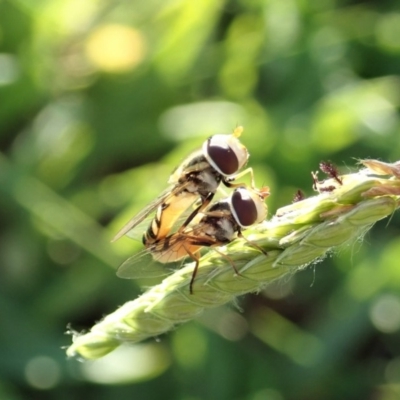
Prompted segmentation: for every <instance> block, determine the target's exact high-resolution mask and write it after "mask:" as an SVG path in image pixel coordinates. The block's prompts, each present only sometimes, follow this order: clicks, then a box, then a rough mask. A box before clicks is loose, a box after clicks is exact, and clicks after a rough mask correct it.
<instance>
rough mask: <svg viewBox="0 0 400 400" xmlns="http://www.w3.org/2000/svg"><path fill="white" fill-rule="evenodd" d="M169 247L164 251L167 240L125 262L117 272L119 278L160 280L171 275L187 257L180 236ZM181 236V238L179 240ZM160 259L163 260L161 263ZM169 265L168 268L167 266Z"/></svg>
mask: <svg viewBox="0 0 400 400" xmlns="http://www.w3.org/2000/svg"><path fill="white" fill-rule="evenodd" d="M174 236H177V238H176V239H173V243H172V244H170V245H168V246H169V247H168V248H166V249H163V247H164V244H165V242H166V240H169V239H170V238H168V239H165V240H161V241H159V242H157V244H154V245H152V246H150V247H149V248H147V249H144V250H142V251H140V252H139V253H136V254H134V255H133V256H131V257H129V258H128V259H127V260H125V261H124V262H123V263H122V264H121V266H120V267H119V268H118V270H117V276H118V277H120V278H124V279H139V278H158V277H162V276H166V275H169V274H170V273H171V270H172V269H174V267H178V266H179V265H180V264H181V263H182V259H183V258H185V257H186V256H187V253H186V251H185V249H184V247H183V240H181V239H180V235H174ZM178 236H179V238H178ZM159 258H161V259H162V260H160V261H159ZM165 264H168V267H167V266H166V265H165Z"/></svg>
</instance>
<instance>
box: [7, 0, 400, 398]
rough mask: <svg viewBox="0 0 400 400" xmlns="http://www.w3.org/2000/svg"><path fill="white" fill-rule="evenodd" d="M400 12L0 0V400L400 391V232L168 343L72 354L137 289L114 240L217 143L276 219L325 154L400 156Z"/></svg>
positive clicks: (341, 159)
mask: <svg viewBox="0 0 400 400" xmlns="http://www.w3.org/2000/svg"><path fill="white" fill-rule="evenodd" d="M399 38H400V4H399V3H398V2H397V1H395V0H383V1H350V0H319V1H311V0H308V1H307V0H303V1H300V0H297V1H296V0H241V1H240V0H237V1H223V0H196V1H189V0H164V1H159V0H151V1H142V0H130V1H129V2H128V1H99V0H86V1H78V0H36V1H30V0H0V145H1V153H0V190H1V192H0V193H1V195H0V205H1V207H0V219H1V226H0V229H1V236H0V266H1V268H0V288H1V290H0V318H1V332H0V398H4V399H11V400H14V399H22V398H26V399H32V398H35V399H40V398H46V399H50V398H54V399H61V398H83V396H89V395H91V396H93V397H94V398H96V399H109V398H138V399H155V398H166V397H168V398H171V399H196V400H197V399H198V400H200V399H202V400H203V399H207V400H209V399H218V400H221V399H229V400H230V399H246V400H259V399H269V400H284V399H296V400H303V399H307V400H310V399H311V400H312V399H316V400H317V399H318V400H319V399H324V400H327V399H328V400H329V399H339V398H340V399H374V400H375V399H379V400H392V399H393V400H394V399H397V398H399V397H400V389H399V388H400V340H399V330H400V296H399V293H400V291H399V289H400V263H399V259H400V246H399V233H400V217H399V216H398V215H394V216H393V218H392V219H391V221H390V222H388V221H384V222H383V223H381V224H379V225H378V226H376V227H375V228H374V230H373V231H372V233H370V234H369V235H368V236H367V237H366V238H364V240H363V241H361V240H360V242H357V243H354V244H352V245H351V246H349V247H347V248H344V249H342V250H341V251H340V252H338V253H336V254H334V256H333V257H332V258H330V259H326V260H324V261H323V262H321V263H320V264H319V265H318V266H316V267H315V268H314V269H309V270H307V271H305V272H303V273H300V274H297V276H294V277H293V278H292V279H290V280H289V281H285V282H278V283H277V284H276V285H274V286H272V287H269V288H266V289H265V291H263V292H262V293H260V294H258V295H254V296H247V297H245V298H243V299H240V300H239V306H240V309H239V308H235V307H226V308H218V309H215V310H214V311H212V312H209V313H207V314H205V315H203V316H201V317H200V318H199V319H198V321H196V322H195V323H189V324H187V325H185V326H182V327H180V328H179V329H177V330H176V331H175V332H173V333H171V334H169V335H166V336H163V337H161V338H160V341H159V342H154V341H148V342H146V343H144V344H142V345H139V346H133V347H131V348H124V349H123V350H122V351H121V352H118V351H117V352H114V353H112V354H110V355H109V356H107V357H105V358H104V359H102V360H99V361H97V362H93V363H85V364H80V363H78V362H76V361H74V360H66V359H65V355H64V351H63V350H62V346H66V345H68V344H69V343H70V340H71V338H70V337H68V336H65V335H64V332H65V330H66V325H67V323H68V322H71V324H72V328H74V329H78V330H81V329H85V328H89V327H90V326H91V325H92V324H93V323H94V322H95V321H97V320H99V319H100V318H101V317H102V315H104V314H106V313H108V312H111V311H113V310H114V309H115V308H116V307H117V306H119V305H121V304H122V303H124V302H125V301H128V300H131V299H133V298H134V297H136V296H137V295H138V294H139V293H140V292H141V290H142V289H141V287H140V285H139V284H149V282H148V281H147V282H139V283H138V282H131V281H123V280H120V279H118V278H117V277H116V276H115V274H114V269H115V268H116V267H117V266H118V264H119V263H120V262H121V261H122V260H123V259H124V257H128V256H129V255H130V254H132V253H133V252H135V251H137V250H138V249H140V245H139V244H136V243H135V242H132V241H129V240H128V239H121V240H120V241H119V242H117V243H114V244H110V243H109V239H110V238H111V237H112V236H113V233H115V232H116V231H117V229H118V228H119V227H120V226H121V224H122V223H123V222H125V220H126V219H128V218H129V217H130V216H132V215H133V214H134V213H135V212H136V211H137V210H139V209H140V208H141V207H143V206H144V205H145V204H146V203H147V202H148V201H150V200H151V199H152V198H154V196H156V195H157V194H158V193H159V192H160V191H162V190H163V189H164V188H165V187H166V181H167V179H168V176H169V173H170V172H171V171H172V170H173V169H174V167H175V166H176V165H177V164H178V163H179V162H180V161H181V160H182V159H183V158H184V157H185V156H186V155H187V154H188V153H189V152H190V151H191V150H193V149H195V148H197V147H198V146H199V145H200V144H201V143H202V141H203V140H204V139H205V138H206V137H207V136H208V135H210V134H213V133H218V132H226V133H227V132H229V131H231V130H232V129H233V128H234V127H235V126H236V125H237V124H241V125H244V127H245V131H244V134H243V137H242V141H243V143H244V144H245V145H246V146H247V147H248V149H249V151H250V154H251V158H250V164H251V166H252V167H253V168H254V170H255V173H256V181H257V184H258V185H262V184H268V185H269V186H270V187H271V191H272V195H271V198H270V200H269V207H270V210H271V212H273V211H274V210H275V209H276V208H278V207H279V206H283V205H285V204H287V203H289V202H290V201H291V199H292V197H293V194H294V193H295V191H296V190H297V189H298V188H301V189H303V190H304V191H305V192H306V194H307V195H311V194H312V190H311V178H310V171H311V170H316V169H317V167H318V164H319V162H320V161H321V160H331V161H333V162H334V163H335V164H337V165H338V166H339V168H340V169H341V170H342V171H343V172H347V171H349V170H350V169H351V166H352V165H353V164H354V163H355V160H354V158H361V157H363V158H368V157H373V158H380V159H382V160H386V161H395V160H399V159H400V122H399V115H398V107H399V102H400V98H399V97H400V95H399V93H400V78H399V76H398V74H399V71H400V39H399Z"/></svg>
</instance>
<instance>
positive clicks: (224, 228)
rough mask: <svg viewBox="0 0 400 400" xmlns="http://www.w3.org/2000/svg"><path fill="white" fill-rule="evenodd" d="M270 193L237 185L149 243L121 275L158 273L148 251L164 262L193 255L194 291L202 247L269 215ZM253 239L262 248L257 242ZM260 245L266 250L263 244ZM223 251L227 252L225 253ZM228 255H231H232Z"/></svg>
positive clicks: (224, 241) (124, 266)
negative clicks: (178, 227) (146, 257)
mask: <svg viewBox="0 0 400 400" xmlns="http://www.w3.org/2000/svg"><path fill="white" fill-rule="evenodd" d="M268 195H269V188H268V187H264V188H262V189H261V190H256V189H250V188H246V187H238V188H236V189H235V190H234V191H233V192H232V194H231V195H230V196H229V197H228V198H226V199H223V200H220V201H218V202H215V203H213V204H211V205H210V206H208V207H207V208H206V209H205V210H204V211H202V212H201V213H199V214H198V215H197V216H196V218H197V219H198V221H195V220H193V222H192V224H191V225H189V226H187V227H185V229H183V230H179V231H177V232H175V233H173V234H171V235H168V236H166V237H163V238H158V239H157V240H155V241H154V242H152V243H151V244H147V249H146V250H145V251H144V252H141V253H139V254H136V255H134V256H132V257H130V258H128V259H127V260H126V261H125V262H124V263H123V264H122V265H121V266H120V268H119V269H118V271H117V275H118V276H119V277H121V278H128V279H131V278H140V277H142V278H143V277H149V276H156V275H153V272H154V271H153V270H152V269H151V263H150V264H149V263H147V262H146V261H144V260H143V258H144V257H143V256H144V255H149V254H150V255H151V256H152V258H153V261H156V262H158V263H163V264H166V263H171V262H174V261H179V260H182V259H183V258H185V257H190V258H191V259H192V260H194V261H195V267H194V269H193V274H192V278H191V280H190V286H189V287H190V293H193V283H194V279H195V277H196V274H197V270H198V267H199V259H200V255H199V251H200V250H201V249H202V248H203V247H217V246H221V245H224V244H228V243H230V242H232V241H233V240H234V239H236V238H237V237H240V238H244V236H243V235H242V229H246V228H248V227H250V226H252V225H255V224H258V223H260V222H261V221H263V220H264V219H265V218H266V216H267V205H266V204H265V202H264V200H265V198H266V197H267V196H268ZM244 239H245V238H244ZM246 240H247V239H246ZM249 243H250V244H251V245H253V246H255V247H257V248H259V247H258V246H257V245H256V244H254V243H252V242H249ZM259 249H260V250H261V251H263V250H262V249H261V248H259ZM221 255H223V254H222V253H221ZM225 257H227V258H228V259H229V257H228V256H225ZM229 260H230V259H229ZM230 262H231V264H232V267H233V268H234V270H235V272H236V273H238V271H237V270H236V267H235V265H234V264H233V262H232V261H230ZM147 268H150V269H149V270H148V269H147Z"/></svg>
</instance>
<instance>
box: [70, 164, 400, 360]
mask: <svg viewBox="0 0 400 400" xmlns="http://www.w3.org/2000/svg"><path fill="white" fill-rule="evenodd" d="M362 163H363V164H364V165H365V166H366V167H367V168H366V169H362V170H361V171H359V172H357V173H354V174H349V175H344V176H342V177H341V179H342V180H343V183H342V184H339V183H338V182H337V181H335V180H334V179H329V180H327V181H325V182H324V183H321V184H319V191H320V194H319V195H317V196H314V197H310V198H308V199H305V200H302V201H299V202H297V203H294V204H291V205H289V206H287V207H284V208H281V209H280V210H278V211H277V213H276V215H275V216H274V217H272V218H271V220H269V221H265V222H264V223H262V224H260V225H258V226H256V227H255V228H254V229H251V230H248V231H246V232H245V235H246V237H247V238H248V239H249V240H251V241H252V242H254V243H256V244H257V245H258V246H261V247H262V248H263V249H264V250H265V252H266V254H262V253H260V251H259V250H257V249H256V248H254V247H252V246H251V245H249V244H248V243H247V242H246V241H244V240H236V241H234V242H233V243H231V244H230V245H228V246H226V248H220V249H219V251H222V252H224V253H225V254H226V255H228V256H229V258H230V259H231V260H232V261H233V262H234V264H235V266H236V268H237V269H238V271H239V273H240V275H235V274H234V271H233V268H232V265H231V263H230V262H229V260H228V259H227V258H226V257H221V255H220V254H218V253H217V252H215V251H210V252H209V253H207V254H206V255H205V256H204V257H203V258H202V259H201V262H200V267H199V271H198V275H197V277H196V280H195V283H194V287H193V290H194V293H193V294H190V293H189V282H190V278H191V276H192V271H193V264H192V263H190V264H187V265H186V266H185V267H184V268H182V269H180V270H178V271H176V272H175V273H174V274H172V275H171V276H169V277H168V278H166V279H165V280H164V281H163V282H161V283H160V284H159V285H157V286H154V287H153V288H151V289H150V290H148V291H147V292H145V293H144V294H143V295H141V296H140V297H139V298H137V299H136V300H133V301H130V302H128V303H126V304H124V305H123V306H122V307H120V308H119V309H118V310H116V311H115V312H114V313H112V314H110V315H108V316H107V317H105V318H104V319H103V320H102V321H101V322H99V323H97V324H96V325H94V326H93V327H92V329H91V330H90V331H89V332H87V333H85V334H82V335H79V334H75V335H74V337H73V344H72V345H71V346H70V347H69V348H68V349H67V355H68V356H78V357H81V358H84V359H96V358H100V357H102V356H104V355H105V354H107V353H109V352H111V351H112V350H114V349H115V348H116V347H118V346H119V345H121V344H122V343H124V342H130V343H135V342H139V341H141V340H144V339H146V338H149V337H152V336H158V335H161V334H163V333H165V332H167V331H169V330H171V329H173V328H174V327H175V326H176V325H177V324H181V323H184V322H186V321H189V320H191V319H193V318H195V317H196V316H198V315H199V314H200V313H202V312H203V311H204V310H205V309H207V308H212V307H218V306H220V305H222V304H224V303H227V302H230V301H232V300H233V299H234V298H235V297H236V296H238V295H241V294H244V293H250V292H257V291H259V290H260V289H261V288H262V287H264V286H265V285H267V284H268V283H270V282H272V281H274V280H276V279H279V278H282V277H283V276H285V275H287V274H293V273H295V272H297V271H299V270H301V269H304V268H305V267H306V266H308V265H310V264H312V263H315V262H316V261H319V260H320V259H321V258H322V257H324V256H325V255H326V254H327V253H328V252H329V251H332V250H333V249H334V248H336V247H337V246H340V245H343V244H345V243H347V242H350V241H351V240H354V239H356V238H361V237H363V235H364V234H365V232H366V231H367V230H368V229H370V228H371V226H372V225H373V224H374V223H375V222H377V221H379V220H380V219H382V218H385V217H387V216H389V215H390V214H392V213H393V212H394V211H395V210H396V209H397V208H398V207H399V199H400V179H399V177H400V168H399V166H398V165H397V164H385V163H381V162H378V161H375V160H368V161H362ZM333 186H334V187H335V189H333V190H330V189H332V187H333ZM324 188H325V190H326V189H327V188H330V189H329V190H330V191H324Z"/></svg>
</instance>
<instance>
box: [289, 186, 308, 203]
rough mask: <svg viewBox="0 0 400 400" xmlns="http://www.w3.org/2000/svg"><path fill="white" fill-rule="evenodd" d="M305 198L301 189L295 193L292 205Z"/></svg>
mask: <svg viewBox="0 0 400 400" xmlns="http://www.w3.org/2000/svg"><path fill="white" fill-rule="evenodd" d="M304 198H305V196H304V193H303V192H302V191H301V190H300V189H299V190H298V191H297V192H296V193H295V195H294V197H293V200H292V203H297V202H298V201H301V200H304Z"/></svg>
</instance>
